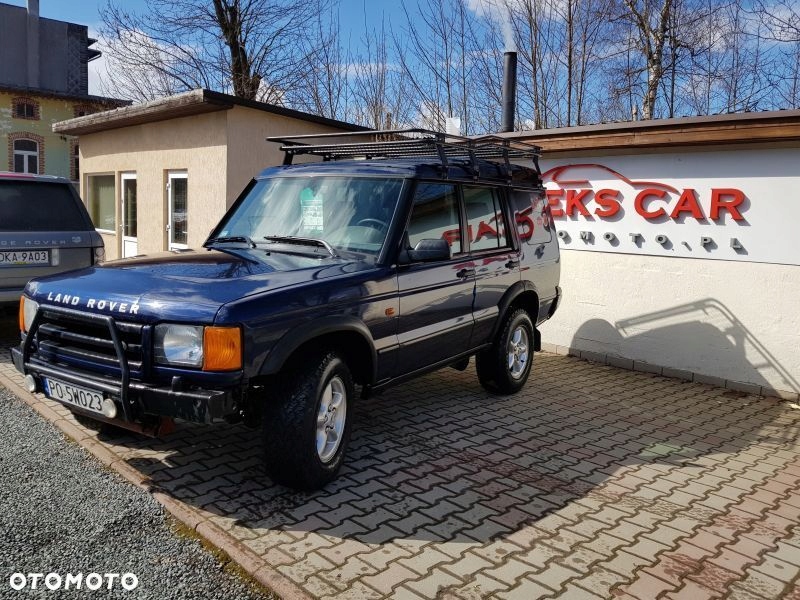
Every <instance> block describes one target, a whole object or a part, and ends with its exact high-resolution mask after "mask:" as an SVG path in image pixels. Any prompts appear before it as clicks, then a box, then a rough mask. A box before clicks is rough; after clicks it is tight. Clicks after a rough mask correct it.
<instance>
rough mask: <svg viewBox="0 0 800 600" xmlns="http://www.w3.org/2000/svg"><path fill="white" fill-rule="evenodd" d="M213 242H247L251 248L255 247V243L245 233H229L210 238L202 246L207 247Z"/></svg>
mask: <svg viewBox="0 0 800 600" xmlns="http://www.w3.org/2000/svg"><path fill="white" fill-rule="evenodd" d="M214 244H247V245H248V246H250V247H251V248H255V247H256V243H255V242H254V241H253V240H251V239H250V238H249V237H248V236H246V235H229V236H221V237H215V238H211V239H210V240H206V243H205V244H203V246H204V247H208V246H213V245H214Z"/></svg>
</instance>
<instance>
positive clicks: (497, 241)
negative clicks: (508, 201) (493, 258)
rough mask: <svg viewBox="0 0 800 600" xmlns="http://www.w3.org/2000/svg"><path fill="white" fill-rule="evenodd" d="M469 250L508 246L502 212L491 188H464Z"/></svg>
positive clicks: (495, 192)
mask: <svg viewBox="0 0 800 600" xmlns="http://www.w3.org/2000/svg"><path fill="white" fill-rule="evenodd" d="M463 190H464V205H465V206H466V209H467V231H468V232H469V240H470V246H469V247H470V250H472V251H476V250H477V251H480V250H495V249H497V248H503V247H505V246H508V241H507V240H506V229H505V224H504V223H503V211H502V209H501V208H500V202H499V200H498V197H497V191H496V190H494V189H492V188H483V187H476V186H464V188H463Z"/></svg>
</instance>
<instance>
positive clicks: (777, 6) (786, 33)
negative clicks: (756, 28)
mask: <svg viewBox="0 0 800 600" xmlns="http://www.w3.org/2000/svg"><path fill="white" fill-rule="evenodd" d="M753 11H754V13H755V14H757V15H758V16H759V17H760V18H761V21H762V22H763V23H764V25H766V26H767V29H768V34H767V35H768V36H769V37H770V38H771V39H773V40H776V41H779V42H788V43H798V42H800V6H798V4H797V2H796V1H795V0H771V1H770V2H765V1H764V0H755V2H753Z"/></svg>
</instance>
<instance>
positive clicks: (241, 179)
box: [220, 106, 341, 216]
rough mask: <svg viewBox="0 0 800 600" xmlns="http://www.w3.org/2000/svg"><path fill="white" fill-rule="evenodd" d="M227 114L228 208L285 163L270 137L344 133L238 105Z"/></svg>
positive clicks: (299, 158)
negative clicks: (255, 180) (268, 169)
mask: <svg viewBox="0 0 800 600" xmlns="http://www.w3.org/2000/svg"><path fill="white" fill-rule="evenodd" d="M226 114H227V119H228V160H227V165H228V184H227V206H228V207H230V206H231V204H233V202H234V200H236V198H237V197H238V196H239V193H240V192H241V191H242V190H243V189H244V187H245V186H246V185H247V184H248V183H249V182H250V180H251V179H252V178H253V177H254V176H255V175H257V174H258V173H259V172H260V171H262V170H263V169H265V168H266V167H272V166H276V165H280V164H283V152H281V151H280V145H279V144H277V143H275V142H268V141H267V140H266V138H268V137H276V136H281V135H302V134H311V133H336V132H337V131H341V130H339V129H336V128H333V127H328V126H325V125H320V124H319V123H313V122H309V121H303V120H300V119H294V118H291V117H285V116H282V115H277V114H269V115H265V113H264V112H262V111H259V110H254V109H251V108H246V107H242V106H235V107H234V108H233V109H231V110H229V111H226ZM304 158H305V157H298V158H297V159H295V160H296V162H298V163H300V162H305V161H304V160H303V159H304ZM306 160H308V159H306ZM312 160H313V159H312ZM220 216H221V215H220Z"/></svg>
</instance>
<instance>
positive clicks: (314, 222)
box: [300, 188, 324, 233]
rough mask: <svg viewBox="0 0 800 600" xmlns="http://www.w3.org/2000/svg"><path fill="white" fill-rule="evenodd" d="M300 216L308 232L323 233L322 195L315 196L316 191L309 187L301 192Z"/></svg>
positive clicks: (304, 228)
mask: <svg viewBox="0 0 800 600" xmlns="http://www.w3.org/2000/svg"><path fill="white" fill-rule="evenodd" d="M300 217H301V220H302V227H303V230H304V231H305V232H306V233H322V231H323V226H324V223H323V216H322V197H321V196H314V192H313V191H311V190H310V189H308V188H305V189H304V190H303V191H302V192H301V193H300Z"/></svg>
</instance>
